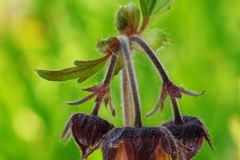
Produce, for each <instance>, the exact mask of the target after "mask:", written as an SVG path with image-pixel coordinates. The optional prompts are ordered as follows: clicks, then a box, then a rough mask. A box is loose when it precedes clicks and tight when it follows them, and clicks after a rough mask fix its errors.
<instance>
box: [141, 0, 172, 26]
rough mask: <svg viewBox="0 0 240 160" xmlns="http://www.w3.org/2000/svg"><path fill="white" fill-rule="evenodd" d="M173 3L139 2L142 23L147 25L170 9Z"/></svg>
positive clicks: (158, 1) (149, 0) (163, 1)
mask: <svg viewBox="0 0 240 160" xmlns="http://www.w3.org/2000/svg"><path fill="white" fill-rule="evenodd" d="M173 2H174V0H139V3H140V6H141V10H142V15H143V22H145V23H147V22H148V21H149V20H150V19H153V18H156V17H157V16H159V15H160V14H162V13H163V12H165V11H166V10H168V9H170V8H171V4H172V3H173Z"/></svg>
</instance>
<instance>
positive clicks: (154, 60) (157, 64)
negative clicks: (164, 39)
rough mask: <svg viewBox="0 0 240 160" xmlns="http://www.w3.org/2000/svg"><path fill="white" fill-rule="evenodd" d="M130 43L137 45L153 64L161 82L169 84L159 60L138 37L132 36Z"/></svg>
mask: <svg viewBox="0 0 240 160" xmlns="http://www.w3.org/2000/svg"><path fill="white" fill-rule="evenodd" d="M129 40H130V41H132V42H135V43H136V44H137V45H139V46H140V47H141V48H142V49H143V51H144V52H145V53H146V54H147V56H148V57H149V58H150V60H151V61H152V63H153V64H154V66H155V68H156V69H157V71H158V73H159V74H160V76H161V78H162V81H163V82H165V83H167V82H170V79H169V77H168V75H167V73H166V71H165V69H164V67H163V65H162V64H161V62H160V60H159V59H158V57H157V56H156V54H155V53H154V51H153V49H152V48H151V47H150V46H149V45H148V44H147V43H146V42H145V41H144V40H143V39H142V38H141V37H139V36H137V35H133V36H131V37H130V38H129Z"/></svg>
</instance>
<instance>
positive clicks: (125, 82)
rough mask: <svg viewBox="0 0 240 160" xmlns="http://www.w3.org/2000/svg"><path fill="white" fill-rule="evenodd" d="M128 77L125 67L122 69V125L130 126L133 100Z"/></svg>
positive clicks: (131, 124) (132, 120) (131, 123)
mask: <svg viewBox="0 0 240 160" xmlns="http://www.w3.org/2000/svg"><path fill="white" fill-rule="evenodd" d="M130 87H131V86H130V82H129V79H128V73H127V68H126V67H124V68H123V69H122V101H123V102H122V103H123V104H122V105H123V115H124V126H128V127H131V126H133V123H134V119H133V118H134V117H133V113H134V110H133V101H132V97H131V88H130Z"/></svg>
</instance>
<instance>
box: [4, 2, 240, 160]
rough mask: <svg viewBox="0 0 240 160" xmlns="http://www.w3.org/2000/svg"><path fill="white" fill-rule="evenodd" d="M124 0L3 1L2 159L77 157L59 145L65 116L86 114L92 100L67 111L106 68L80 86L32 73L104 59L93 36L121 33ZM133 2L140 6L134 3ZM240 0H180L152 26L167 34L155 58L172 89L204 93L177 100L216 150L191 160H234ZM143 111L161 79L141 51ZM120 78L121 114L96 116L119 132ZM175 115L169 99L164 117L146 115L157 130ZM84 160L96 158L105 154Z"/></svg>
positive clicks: (238, 130)
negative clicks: (168, 41) (198, 120)
mask: <svg viewBox="0 0 240 160" xmlns="http://www.w3.org/2000/svg"><path fill="white" fill-rule="evenodd" d="M127 2H128V1H127V0H121V1H120V0H114V1H109V0H98V1H96V0H66V1H57V0H41V1H37V0H2V1H0V160H57V159H58V160H59V159H61V160H63V159H68V160H69V159H71V160H77V159H79V156H80V152H79V149H78V148H77V146H76V145H75V143H74V141H73V140H71V141H70V142H69V143H68V144H67V145H64V143H63V142H62V141H60V136H61V133H62V130H63V127H64V125H65V123H66V121H67V120H68V118H69V116H70V115H71V114H73V113H76V112H80V111H81V112H86V113H90V111H91V109H92V106H93V104H94V101H93V100H92V101H89V102H87V103H85V104H83V105H80V106H77V107H71V106H69V105H67V104H66V101H71V100H76V99H79V98H81V97H83V96H85V95H87V93H85V92H83V91H82V90H81V89H82V88H85V87H88V86H90V85H92V84H95V83H98V82H100V81H101V80H102V78H103V76H104V71H101V72H100V73H98V74H96V76H94V77H92V78H91V79H89V80H87V81H86V82H84V83H82V84H77V83H76V81H74V80H73V81H68V82H64V83H57V82H49V81H46V80H44V79H42V78H40V77H39V76H38V75H37V74H36V73H35V71H34V69H35V68H42V69H61V68H67V67H71V66H73V61H74V60H76V59H79V60H89V59H95V58H98V57H100V56H102V55H101V54H100V53H98V52H97V51H96V50H95V45H96V42H97V40H98V36H100V35H101V36H102V37H103V38H106V37H108V36H111V35H117V34H118V33H117V31H116V30H115V26H114V15H115V13H116V11H117V10H118V8H119V5H125V4H127ZM133 2H135V3H138V2H137V1H136V0H134V1H133ZM239 7H240V1H239V0H232V1H231V2H229V1H226V0H218V1H216V0H201V1H200V0H198V1H181V0H177V1H176V2H175V3H174V5H173V7H172V8H171V10H170V11H168V12H166V13H164V14H163V15H161V16H160V17H159V18H157V19H156V20H154V22H153V23H152V24H151V27H152V28H155V27H158V28H162V29H164V30H165V32H167V33H168V34H169V38H170V39H171V40H172V42H173V44H172V45H165V47H164V49H163V50H160V51H158V56H159V57H160V59H161V61H162V62H163V64H164V65H165V68H166V69H167V70H168V74H169V75H170V77H171V79H172V80H173V81H174V82H175V83H176V84H178V85H182V86H184V87H185V88H188V89H191V90H194V91H198V92H201V91H202V90H204V89H206V90H207V93H206V94H205V95H203V96H201V97H197V98H193V97H188V96H185V95H184V96H183V98H182V99H181V100H179V103H180V106H181V112H182V114H183V115H194V116H198V117H200V118H201V119H202V120H203V121H204V123H205V125H206V126H207V128H208V129H209V131H210V134H211V137H212V140H213V144H214V146H215V148H216V150H215V151H212V150H211V149H210V147H209V146H208V145H207V143H206V142H204V145H203V147H202V149H201V151H200V152H199V154H198V155H197V156H196V158H194V159H196V160H202V159H210V160H219V159H221V160H229V159H231V160H233V159H234V160H237V159H239V160H240V94H239V93H240V45H239V43H240V12H239ZM134 58H135V65H136V70H137V76H138V81H139V85H140V89H139V90H140V92H141V101H142V106H143V109H142V113H143V115H146V114H147V113H148V112H149V111H150V110H152V108H153V107H154V106H155V104H156V101H157V98H158V94H159V86H160V84H161V82H160V81H159V78H158V75H157V74H156V72H155V71H154V70H153V66H152V65H151V63H149V62H148V59H147V58H146V57H145V56H143V55H142V54H135V57H134ZM119 79H120V78H119V77H117V76H116V77H115V78H114V81H113V83H112V85H111V88H112V91H113V93H114V96H113V98H114V103H115V107H116V109H117V118H115V119H114V118H112V117H111V116H110V111H109V109H105V108H104V107H102V108H101V111H100V116H101V117H103V118H106V119H108V120H109V121H111V122H112V123H114V124H115V125H116V126H119V127H120V126H122V125H123V121H122V114H121V110H122V109H121V99H120V98H119V97H121V96H120V85H119V82H120V80H119ZM171 116H172V114H171V108H170V105H169V101H167V102H166V106H165V109H164V111H163V113H162V114H160V113H159V112H158V113H157V114H155V115H154V116H153V117H151V118H148V119H146V118H144V119H143V120H144V125H145V126H154V125H159V124H160V123H162V122H163V121H165V120H168V119H170V118H171ZM89 159H90V160H96V159H99V160H100V159H101V151H100V150H98V151H96V152H94V153H93V154H92V155H91V156H90V158H89Z"/></svg>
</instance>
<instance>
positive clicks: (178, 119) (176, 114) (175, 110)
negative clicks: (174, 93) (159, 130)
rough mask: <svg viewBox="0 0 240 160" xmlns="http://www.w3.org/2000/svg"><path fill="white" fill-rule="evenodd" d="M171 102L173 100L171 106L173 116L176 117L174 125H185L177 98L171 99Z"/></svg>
mask: <svg viewBox="0 0 240 160" xmlns="http://www.w3.org/2000/svg"><path fill="white" fill-rule="evenodd" d="M170 100H171V104H172V107H173V115H174V119H173V123H174V124H183V123H184V122H183V119H182V116H181V113H180V110H179V108H178V103H177V100H176V98H174V97H170Z"/></svg>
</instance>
